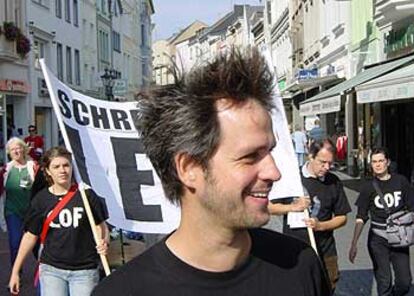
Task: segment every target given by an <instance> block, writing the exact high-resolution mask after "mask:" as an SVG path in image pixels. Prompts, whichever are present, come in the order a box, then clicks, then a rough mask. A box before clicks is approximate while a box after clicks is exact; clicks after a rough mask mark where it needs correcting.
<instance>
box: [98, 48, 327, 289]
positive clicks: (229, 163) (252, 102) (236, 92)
mask: <svg viewBox="0 0 414 296" xmlns="http://www.w3.org/2000/svg"><path fill="white" fill-rule="evenodd" d="M273 81H274V80H273V77H272V75H271V74H270V72H269V70H268V68H267V66H266V64H265V63H264V60H263V58H262V57H261V56H260V54H259V53H258V52H257V50H251V51H246V52H244V53H241V52H240V51H238V50H235V49H233V50H231V52H229V53H228V54H227V55H222V56H220V57H217V58H216V59H215V60H214V61H212V62H209V63H208V64H206V65H205V66H203V67H200V68H198V69H196V70H193V71H192V72H191V73H190V74H189V75H188V76H187V79H186V80H183V81H182V82H181V83H177V84H176V85H175V86H174V87H172V88H171V89H169V90H168V89H167V90H165V89H164V90H163V92H164V93H161V94H160V93H158V94H155V95H153V96H149V97H145V98H141V99H140V100H139V108H140V110H142V113H141V114H140V116H139V118H138V121H137V123H136V125H137V128H138V130H139V131H140V133H141V135H142V141H143V144H144V148H145V151H146V153H147V155H148V157H149V158H150V160H151V162H152V163H153V165H154V168H155V170H156V171H157V173H158V175H159V176H160V178H161V181H162V184H163V188H164V192H165V195H166V197H167V198H168V199H170V200H171V201H172V202H174V203H176V204H178V205H180V207H181V222H180V225H179V227H178V229H177V230H176V231H174V232H173V233H171V234H170V235H168V236H167V237H166V238H164V239H163V240H162V241H160V242H159V243H157V244H156V245H155V246H153V247H152V248H150V249H149V250H147V251H146V252H144V253H143V254H142V255H140V256H139V257H137V258H136V259H133V260H132V261H130V262H129V263H127V264H126V265H125V266H123V267H122V268H120V269H119V270H117V271H115V272H114V273H113V274H112V275H111V276H109V277H108V278H106V279H105V280H104V281H103V282H102V283H101V284H100V285H99V286H98V287H97V288H96V289H95V291H94V293H93V294H92V295H95V296H98V295H141V296H145V295H170V296H175V295H201V296H203V295H206V296H207V295H219V296H220V295H223V296H224V295H262V296H263V295H264V296H266V295H275V294H278V295H291V296H295V295H309V296H310V295H314V296H316V295H329V284H328V283H327V281H326V279H325V276H324V273H323V270H322V268H321V265H320V262H319V260H318V258H317V256H316V254H315V253H314V251H313V250H312V249H311V248H310V247H309V246H308V245H307V244H305V243H303V242H301V241H299V240H296V239H295V238H291V237H288V236H284V235H282V234H278V233H275V232H272V231H269V230H265V229H260V228H259V227H261V226H263V225H264V224H266V223H267V221H268V220H269V218H270V217H269V212H268V210H267V204H268V195H269V192H270V190H271V188H272V184H273V182H276V181H277V180H279V179H280V173H279V170H278V168H277V167H276V164H275V162H274V160H273V157H272V155H271V151H272V149H273V148H274V147H275V145H276V140H275V136H274V134H273V130H272V121H271V118H270V112H271V110H272V107H273V102H272V85H273Z"/></svg>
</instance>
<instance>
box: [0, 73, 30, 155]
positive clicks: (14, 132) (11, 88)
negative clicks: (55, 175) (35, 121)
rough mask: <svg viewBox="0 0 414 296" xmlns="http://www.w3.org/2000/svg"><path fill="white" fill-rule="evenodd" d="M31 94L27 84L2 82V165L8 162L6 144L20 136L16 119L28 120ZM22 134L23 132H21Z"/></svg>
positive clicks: (0, 111) (0, 114)
mask: <svg viewBox="0 0 414 296" xmlns="http://www.w3.org/2000/svg"><path fill="white" fill-rule="evenodd" d="M29 92H30V86H29V85H28V83H27V82H25V81H21V80H13V79H1V80H0V138H1V139H0V144H1V145H0V163H4V162H5V161H6V160H7V156H6V151H5V144H6V143H7V139H8V138H9V137H11V136H18V135H19V133H18V132H19V129H18V128H17V127H16V126H15V121H14V117H19V118H20V117H21V118H26V117H27V113H22V114H17V113H16V112H17V111H22V112H26V111H27V108H26V105H27V104H26V102H27V99H26V96H27V94H28V93H29ZM20 132H21V134H22V133H23V131H22V130H21V131H20Z"/></svg>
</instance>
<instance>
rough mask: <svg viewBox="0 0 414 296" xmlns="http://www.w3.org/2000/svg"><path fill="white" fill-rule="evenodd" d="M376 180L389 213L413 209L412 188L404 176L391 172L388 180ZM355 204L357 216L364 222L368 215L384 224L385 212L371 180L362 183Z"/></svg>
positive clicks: (413, 194)
mask: <svg viewBox="0 0 414 296" xmlns="http://www.w3.org/2000/svg"><path fill="white" fill-rule="evenodd" d="M376 180H377V182H378V185H379V188H380V189H381V191H382V193H383V194H384V198H385V200H386V202H387V205H388V208H389V209H390V212H391V213H395V212H398V211H400V210H403V209H405V208H407V209H409V210H411V211H414V189H413V187H412V186H411V185H410V184H409V183H408V180H407V179H406V178H405V177H404V176H402V175H398V174H391V178H390V179H388V180H385V181H382V180H379V179H376ZM355 205H356V206H357V207H358V213H357V218H360V219H362V220H364V222H366V221H367V220H368V219H369V217H370V218H371V220H372V221H373V222H376V223H381V224H384V223H385V222H386V219H387V213H386V212H385V210H384V206H383V205H382V203H381V201H380V197H379V195H378V194H377V192H376V191H375V189H374V185H373V184H372V180H368V181H367V182H365V183H364V185H363V186H362V188H361V191H360V193H359V196H358V199H357V201H356V203H355Z"/></svg>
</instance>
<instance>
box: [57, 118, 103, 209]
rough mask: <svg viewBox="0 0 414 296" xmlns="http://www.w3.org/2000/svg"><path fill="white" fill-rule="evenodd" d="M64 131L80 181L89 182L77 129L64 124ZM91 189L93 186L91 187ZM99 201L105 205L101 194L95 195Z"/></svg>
mask: <svg viewBox="0 0 414 296" xmlns="http://www.w3.org/2000/svg"><path fill="white" fill-rule="evenodd" d="M65 129H66V133H67V134H68V137H69V142H70V146H71V148H72V152H73V156H74V157H75V161H76V165H77V167H78V170H79V174H80V176H81V178H82V181H83V182H84V183H86V184H91V180H90V179H89V175H88V170H87V168H86V162H85V154H84V153H83V147H82V142H81V139H80V136H79V132H78V130H76V129H74V128H71V127H70V126H68V125H66V124H65ZM92 189H93V188H92ZM97 196H98V197H99V198H100V199H101V202H102V203H103V204H104V205H105V209H107V207H106V202H105V199H104V198H102V196H99V195H97Z"/></svg>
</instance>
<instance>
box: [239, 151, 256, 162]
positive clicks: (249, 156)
mask: <svg viewBox="0 0 414 296" xmlns="http://www.w3.org/2000/svg"><path fill="white" fill-rule="evenodd" d="M243 159H245V160H246V161H252V162H253V161H256V160H258V159H259V153H257V152H254V153H250V154H247V155H246V156H244V157H243Z"/></svg>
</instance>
